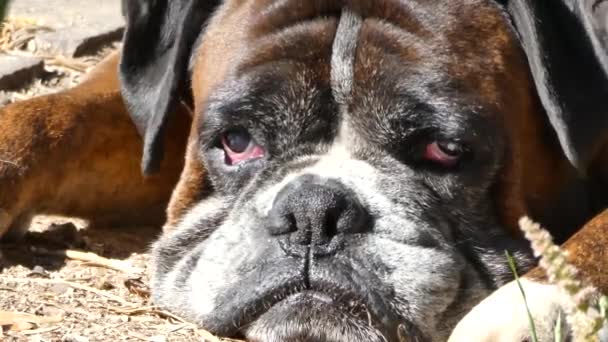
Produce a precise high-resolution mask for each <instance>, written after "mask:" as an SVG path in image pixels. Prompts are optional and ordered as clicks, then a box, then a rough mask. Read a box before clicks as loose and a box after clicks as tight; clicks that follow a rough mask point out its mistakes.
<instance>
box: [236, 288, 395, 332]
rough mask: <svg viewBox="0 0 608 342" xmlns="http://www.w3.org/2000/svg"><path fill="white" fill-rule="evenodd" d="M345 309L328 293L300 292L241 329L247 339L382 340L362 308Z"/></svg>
mask: <svg viewBox="0 0 608 342" xmlns="http://www.w3.org/2000/svg"><path fill="white" fill-rule="evenodd" d="M357 311H358V312H356V311H353V310H348V309H347V308H345V307H343V306H342V305H340V304H337V303H335V302H334V301H333V300H332V299H331V298H329V297H328V296H326V295H324V294H321V293H317V292H303V293H298V294H295V295H292V296H290V297H287V298H286V299H284V300H282V301H281V302H279V303H277V304H275V305H273V306H272V307H270V308H269V309H268V311H266V312H265V313H263V314H262V315H261V316H260V317H259V318H258V319H256V320H255V321H254V322H252V323H251V324H250V325H249V326H248V327H246V328H245V329H244V333H245V336H246V338H247V340H248V341H256V342H257V341H260V342H262V341H264V342H274V341H284V342H295V341H311V342H316V341H318V342H321V341H323V342H343V341H370V342H375V341H386V340H387V338H386V336H385V335H384V334H383V333H382V332H381V331H380V330H379V329H378V328H377V327H375V326H374V322H373V321H372V318H371V317H370V316H369V315H368V314H367V313H366V312H364V311H365V310H357Z"/></svg>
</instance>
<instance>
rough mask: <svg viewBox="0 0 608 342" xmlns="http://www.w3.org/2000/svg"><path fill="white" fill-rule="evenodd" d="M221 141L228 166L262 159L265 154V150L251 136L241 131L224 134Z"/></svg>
mask: <svg viewBox="0 0 608 342" xmlns="http://www.w3.org/2000/svg"><path fill="white" fill-rule="evenodd" d="M221 141H222V148H223V149H224V154H225V157H226V164H228V165H235V164H238V163H241V162H244V161H247V160H251V159H257V158H261V157H263V156H264V154H265V151H264V149H263V148H262V147H261V146H260V145H258V144H257V143H256V142H255V140H253V138H252V137H251V135H250V134H249V133H247V131H244V130H241V129H237V130H231V131H228V132H226V133H224V134H223V135H222V138H221Z"/></svg>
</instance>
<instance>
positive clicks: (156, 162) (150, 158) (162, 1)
mask: <svg viewBox="0 0 608 342" xmlns="http://www.w3.org/2000/svg"><path fill="white" fill-rule="evenodd" d="M219 2H220V1H219V0H123V3H122V5H123V12H124V13H126V16H127V27H126V31H125V35H124V39H123V51H122V57H121V63H120V71H119V73H120V81H121V90H122V95H123V98H124V100H125V102H126V104H127V107H128V109H129V112H130V114H131V117H132V119H133V121H134V122H135V125H136V126H137V129H138V130H139V132H140V134H141V135H142V136H143V139H144V149H143V156H142V170H143V172H144V173H145V174H149V173H153V172H155V171H158V169H159V167H160V162H161V160H162V154H163V150H162V146H163V131H164V127H165V124H166V122H167V117H168V116H169V115H170V114H171V112H172V111H173V110H175V106H176V105H177V104H178V103H179V101H180V100H182V99H188V98H189V96H190V94H189V88H190V86H189V82H190V80H189V76H188V63H189V59H190V55H191V53H192V49H193V45H194V43H195V41H196V39H197V37H198V35H199V34H200V32H201V31H202V29H203V26H204V24H205V21H206V20H207V19H208V18H209V16H210V15H211V12H212V11H213V10H214V8H215V7H216V6H217V5H218V3H219Z"/></svg>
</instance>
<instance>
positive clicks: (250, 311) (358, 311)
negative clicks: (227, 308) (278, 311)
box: [237, 283, 376, 330]
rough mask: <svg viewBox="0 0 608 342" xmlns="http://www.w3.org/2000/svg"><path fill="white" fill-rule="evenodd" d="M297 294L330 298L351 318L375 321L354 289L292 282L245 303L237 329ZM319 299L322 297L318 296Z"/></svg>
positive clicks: (337, 285) (364, 301)
mask: <svg viewBox="0 0 608 342" xmlns="http://www.w3.org/2000/svg"><path fill="white" fill-rule="evenodd" d="M299 294H310V295H313V296H319V297H326V298H328V299H329V300H331V302H332V304H334V305H336V306H337V308H338V309H339V310H341V311H343V312H345V313H348V314H349V315H351V316H352V317H353V319H360V320H365V321H369V322H374V321H376V320H375V317H374V316H375V315H374V314H373V312H372V311H371V310H369V308H368V303H366V300H365V297H364V296H363V295H362V294H359V293H357V292H356V291H353V290H351V289H348V288H346V287H344V286H342V285H340V284H333V283H311V284H304V283H294V284H284V285H281V286H279V287H276V288H274V289H272V290H270V291H268V292H266V293H265V294H263V295H262V296H258V297H257V298H256V299H255V300H253V301H252V302H250V303H249V304H247V305H245V306H244V307H243V309H242V310H241V311H240V314H239V318H238V320H237V322H238V329H239V330H242V328H243V327H247V326H248V325H250V324H251V323H253V322H255V321H256V320H257V319H259V318H260V317H261V316H262V315H263V314H264V313H265V312H267V311H268V310H270V309H271V308H272V307H273V306H275V305H277V304H279V303H281V302H283V301H284V300H286V299H288V298H291V297H293V296H295V295H299ZM319 300H322V299H321V298H319Z"/></svg>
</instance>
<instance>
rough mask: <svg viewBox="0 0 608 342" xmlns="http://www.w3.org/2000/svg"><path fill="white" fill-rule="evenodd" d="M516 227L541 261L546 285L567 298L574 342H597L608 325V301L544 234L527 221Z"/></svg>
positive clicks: (521, 221)
mask: <svg viewBox="0 0 608 342" xmlns="http://www.w3.org/2000/svg"><path fill="white" fill-rule="evenodd" d="M519 226H520V228H521V230H522V231H523V232H524V233H525V236H526V238H527V239H528V240H529V241H530V242H531V243H532V250H533V251H534V255H535V256H536V257H540V263H539V264H540V266H541V267H542V268H543V269H544V270H545V272H546V273H547V276H548V278H549V281H550V282H551V283H553V284H556V285H557V286H559V288H560V289H562V291H564V293H566V294H567V296H568V298H569V303H568V305H567V306H566V307H565V310H566V314H567V317H566V319H567V321H568V323H569V325H570V327H571V329H572V334H573V338H574V341H589V342H596V341H599V337H598V332H599V330H600V329H602V327H603V326H604V325H608V316H607V315H606V309H605V306H606V304H605V303H606V302H608V298H607V297H606V296H603V295H602V294H601V293H599V291H598V290H597V289H596V288H595V287H593V286H591V285H590V284H587V283H586V282H585V281H584V280H582V279H581V278H580V277H579V276H578V271H577V269H576V268H575V267H574V266H573V265H571V264H569V263H568V261H567V253H566V252H565V251H563V250H561V249H560V248H559V246H557V245H555V243H554V242H553V238H552V237H551V234H549V232H548V231H547V230H545V229H543V228H542V227H541V226H540V225H539V224H537V223H535V222H533V221H532V220H531V219H529V218H528V217H523V218H522V219H520V221H519Z"/></svg>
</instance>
